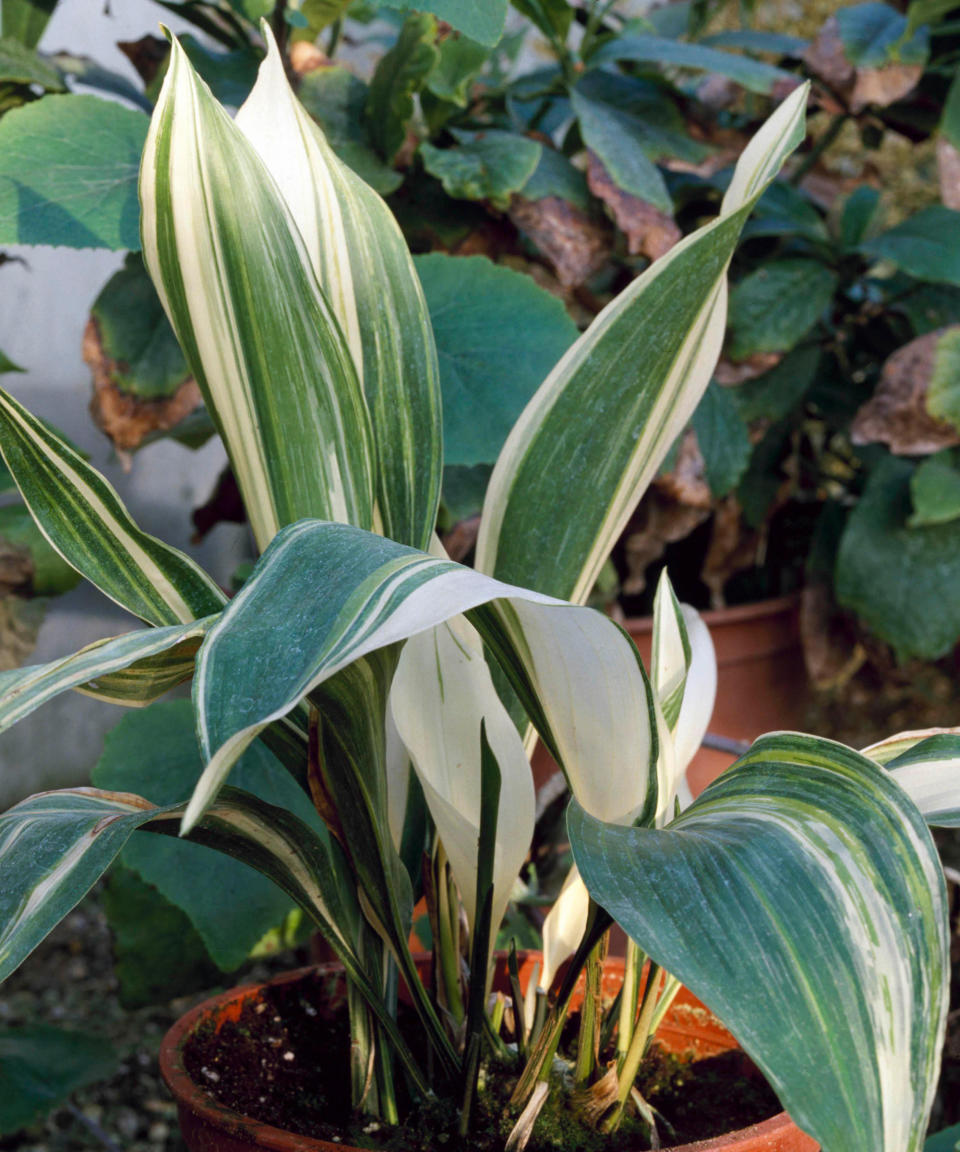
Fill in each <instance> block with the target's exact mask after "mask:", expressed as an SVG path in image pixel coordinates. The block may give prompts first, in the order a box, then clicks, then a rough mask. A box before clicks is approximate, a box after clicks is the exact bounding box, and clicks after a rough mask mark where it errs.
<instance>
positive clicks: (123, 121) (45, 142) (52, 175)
mask: <svg viewBox="0 0 960 1152" xmlns="http://www.w3.org/2000/svg"><path fill="white" fill-rule="evenodd" d="M147 123H148V121H147V118H146V116H144V114H143V113H142V112H137V111H134V110H132V109H130V108H124V107H122V106H121V105H120V104H117V103H115V102H114V101H110V100H100V99H99V98H98V97H96V96H47V97H46V98H45V99H43V100H37V101H34V102H33V103H31V104H27V105H26V106H25V107H23V108H17V109H14V110H13V111H12V112H9V113H8V114H7V115H6V116H4V117H3V120H2V122H0V244H54V245H63V246H65V247H68V248H113V249H119V248H130V249H133V250H136V249H138V248H139V247H140V235H139V219H140V213H139V209H138V207H137V170H138V167H139V164H140V153H141V151H142V150H143V142H144V139H145V138H146V134H147Z"/></svg>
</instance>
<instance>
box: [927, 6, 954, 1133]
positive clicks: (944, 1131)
mask: <svg viewBox="0 0 960 1152" xmlns="http://www.w3.org/2000/svg"><path fill="white" fill-rule="evenodd" d="M950 7H951V8H952V7H953V3H952V0H951V4H950ZM957 1149H960V1124H954V1125H953V1126H952V1127H951V1128H944V1130H943V1131H942V1132H938V1133H937V1134H936V1135H935V1136H931V1137H930V1139H929V1140H928V1141H927V1142H926V1144H924V1146H923V1152H957Z"/></svg>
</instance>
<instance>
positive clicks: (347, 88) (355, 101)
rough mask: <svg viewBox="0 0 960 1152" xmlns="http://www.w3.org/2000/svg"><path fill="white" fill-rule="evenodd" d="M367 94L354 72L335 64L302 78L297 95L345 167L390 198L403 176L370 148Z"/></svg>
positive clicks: (318, 69) (365, 87)
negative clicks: (365, 114)
mask: <svg viewBox="0 0 960 1152" xmlns="http://www.w3.org/2000/svg"><path fill="white" fill-rule="evenodd" d="M368 91H369V90H368V88H367V85H366V84H364V82H363V81H362V80H360V79H358V78H357V77H356V76H354V75H353V73H352V72H350V71H348V70H347V69H346V68H343V67H340V66H339V65H336V64H332V65H331V66H330V67H328V68H315V69H314V70H313V71H312V72H308V73H307V74H306V76H304V77H302V78H301V80H300V87H299V88H298V90H297V94H298V96H299V97H300V100H301V102H302V103H303V106H304V107H305V108H306V110H307V111H308V112H309V113H310V115H311V116H312V117H313V119H314V120H316V122H317V123H318V124H319V125H320V127H321V128H322V129H323V133H324V135H325V136H326V138H327V140H328V142H329V144H330V147H331V148H332V149H333V150H334V152H336V154H337V155H338V156H339V157H340V159H341V160H342V161H343V162H344V164H347V165H348V166H349V167H350V168H352V169H353V171H354V172H356V174H357V175H358V176H359V177H360V179H361V180H363V181H364V182H365V183H367V184H369V185H370V187H371V188H373V190H374V191H375V192H379V193H380V195H381V196H389V195H390V193H391V192H395V191H396V190H397V189H398V188H399V187H400V185H401V183H402V182H403V177H402V176H401V175H400V173H399V172H395V171H394V170H393V169H392V168H391V167H389V165H387V164H384V162H383V161H382V160H381V159H380V157H379V156H378V155H377V154H376V152H374V150H373V148H372V147H371V145H370V137H369V135H368V133H367V128H366V123H365V120H364V110H365V109H366V106H367V94H368Z"/></svg>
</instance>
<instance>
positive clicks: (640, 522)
mask: <svg viewBox="0 0 960 1152" xmlns="http://www.w3.org/2000/svg"><path fill="white" fill-rule="evenodd" d="M709 515H710V509H709V508H699V507H692V506H691V505H689V504H681V503H680V502H679V501H677V500H673V499H671V498H670V497H669V496H668V495H666V494H664V493H662V492H660V491H659V490H658V489H657V488H654V487H651V488H650V490H649V491H648V492H647V494H646V495H645V496H644V498H643V500H642V501H641V503H640V507H639V508H638V509H637V511H636V513H635V515H634V518H633V522H632V530H631V531H630V533H629V534H628V536H627V538H626V540H625V541H624V559H625V561H626V566H627V572H626V576H625V577H624V580H623V592H624V593H625V594H626V595H627V596H635V595H637V594H638V593H640V592H642V591H643V590H644V588H646V586H647V577H646V572H647V568H649V566H650V565H651V564H652V563H653V562H654V561H655V560H659V559H660V557H661V556H662V555H663V554H664V552H665V551H666V548H667V545H668V544H675V543H676V542H677V541H678V540H683V539H684V537H686V536H689V535H690V533H691V532H692V531H693V530H694V528H696V527H697V526H698V525H700V524H702V523H703V522H704V520H706V519H707V517H708V516H709Z"/></svg>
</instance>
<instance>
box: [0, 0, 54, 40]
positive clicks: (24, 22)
mask: <svg viewBox="0 0 960 1152" xmlns="http://www.w3.org/2000/svg"><path fill="white" fill-rule="evenodd" d="M56 6H57V0H3V4H2V5H0V11H2V23H0V35H2V36H4V37H7V36H9V37H10V38H11V39H13V40H19V41H20V43H21V44H24V45H25V46H26V47H27V48H36V46H37V45H38V44H39V43H40V37H41V36H42V35H43V30H44V29H45V28H46V26H47V24H48V22H49V20H50V17H51V16H52V15H53V10H54V8H56Z"/></svg>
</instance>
